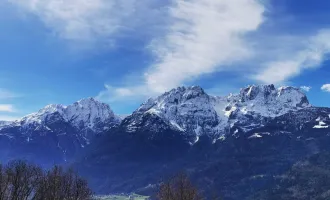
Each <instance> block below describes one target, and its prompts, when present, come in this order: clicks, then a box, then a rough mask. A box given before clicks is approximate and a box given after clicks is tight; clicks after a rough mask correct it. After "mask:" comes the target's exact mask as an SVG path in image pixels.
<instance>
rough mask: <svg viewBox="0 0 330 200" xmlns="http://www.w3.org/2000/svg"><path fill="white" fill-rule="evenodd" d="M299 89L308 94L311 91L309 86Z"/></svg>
mask: <svg viewBox="0 0 330 200" xmlns="http://www.w3.org/2000/svg"><path fill="white" fill-rule="evenodd" d="M300 89H302V90H304V91H306V92H309V91H310V90H311V89H312V87H311V86H301V87H300Z"/></svg>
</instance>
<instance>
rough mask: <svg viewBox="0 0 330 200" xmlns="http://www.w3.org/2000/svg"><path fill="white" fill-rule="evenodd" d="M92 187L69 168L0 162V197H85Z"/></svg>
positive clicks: (62, 199)
mask: <svg viewBox="0 0 330 200" xmlns="http://www.w3.org/2000/svg"><path fill="white" fill-rule="evenodd" d="M91 195H92V191H91V190H90V189H89V187H88V184H87V182H86V181H85V180H83V179H82V178H80V177H79V176H78V175H77V174H76V173H74V171H73V170H71V169H69V170H64V169H63V168H62V167H60V166H55V167H54V168H52V169H51V170H49V171H46V172H44V171H43V170H42V169H41V168H40V167H38V166H36V165H33V164H28V163H27V162H24V161H14V162H11V163H9V164H8V165H6V166H3V165H0V200H46V199H47V200H48V199H49V200H89V199H90V198H91Z"/></svg>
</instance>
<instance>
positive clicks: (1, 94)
mask: <svg viewBox="0 0 330 200" xmlns="http://www.w3.org/2000/svg"><path fill="white" fill-rule="evenodd" d="M16 97H19V95H18V94H15V93H13V92H11V91H9V90H6V89H3V88H0V99H12V98H16Z"/></svg>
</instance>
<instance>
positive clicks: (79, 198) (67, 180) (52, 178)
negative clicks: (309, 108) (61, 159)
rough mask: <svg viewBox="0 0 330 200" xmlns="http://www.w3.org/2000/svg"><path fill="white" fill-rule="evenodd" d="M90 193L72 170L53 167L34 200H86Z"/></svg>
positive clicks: (85, 184)
mask: <svg viewBox="0 0 330 200" xmlns="http://www.w3.org/2000/svg"><path fill="white" fill-rule="evenodd" d="M91 195H92V191H91V190H90V189H89V187H88V184H87V182H86V181H85V180H83V179H81V178H80V177H78V175H77V174H76V173H74V172H73V170H71V169H69V170H67V171H65V170H63V168H62V167H59V166H55V167H54V168H53V169H52V170H50V171H48V172H47V174H46V175H45V177H44V178H43V180H42V183H41V184H40V185H39V188H38V189H37V194H36V198H35V199H36V200H43V199H52V200H87V199H90V197H91Z"/></svg>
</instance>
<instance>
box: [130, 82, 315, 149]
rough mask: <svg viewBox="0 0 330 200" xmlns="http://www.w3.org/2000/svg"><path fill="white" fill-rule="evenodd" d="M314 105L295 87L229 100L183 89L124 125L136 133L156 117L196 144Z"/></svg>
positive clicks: (256, 89) (257, 90)
mask: <svg viewBox="0 0 330 200" xmlns="http://www.w3.org/2000/svg"><path fill="white" fill-rule="evenodd" d="M310 106H311V105H310V104H309V102H308V99H307V97H306V95H305V94H304V93H303V92H302V91H301V90H300V89H298V88H294V87H280V88H278V89H276V88H275V87H274V85H260V86H248V87H247V88H243V89H241V91H240V93H239V94H235V95H234V94H230V95H228V96H225V97H219V96H211V95H208V94H207V93H206V92H205V91H204V90H203V89H202V88H201V87H198V86H193V87H179V88H176V89H173V90H171V91H169V92H166V93H164V94H163V95H161V96H159V97H157V98H154V99H153V98H152V99H149V100H148V101H147V102H145V103H144V104H142V105H141V106H140V108H138V109H137V110H136V111H135V112H134V113H133V114H132V115H131V116H129V117H128V118H126V119H125V120H124V123H125V124H126V129H127V131H128V132H134V131H136V130H137V129H139V128H143V127H145V126H146V125H145V124H143V125H142V124H141V123H142V122H143V119H145V118H146V117H145V116H147V115H149V116H154V117H157V118H160V119H162V121H163V122H164V123H165V124H167V125H168V126H170V127H171V128H172V129H174V130H177V131H180V132H185V133H186V134H188V135H190V136H191V137H190V138H191V141H190V143H191V144H193V143H195V142H197V141H198V139H199V136H201V135H208V136H210V137H212V138H213V139H214V140H217V139H223V138H225V136H226V134H227V133H228V131H230V129H231V128H233V127H234V126H235V125H239V126H240V128H241V129H244V131H248V130H250V129H252V128H254V127H256V126H261V124H262V122H263V119H264V118H273V117H276V116H280V115H283V114H285V113H288V112H289V111H296V110H299V109H302V108H306V107H310ZM151 127H153V128H152V129H153V130H155V132H157V130H158V129H160V128H161V127H160V126H159V125H158V124H150V127H148V128H151ZM237 131H238V130H237Z"/></svg>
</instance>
